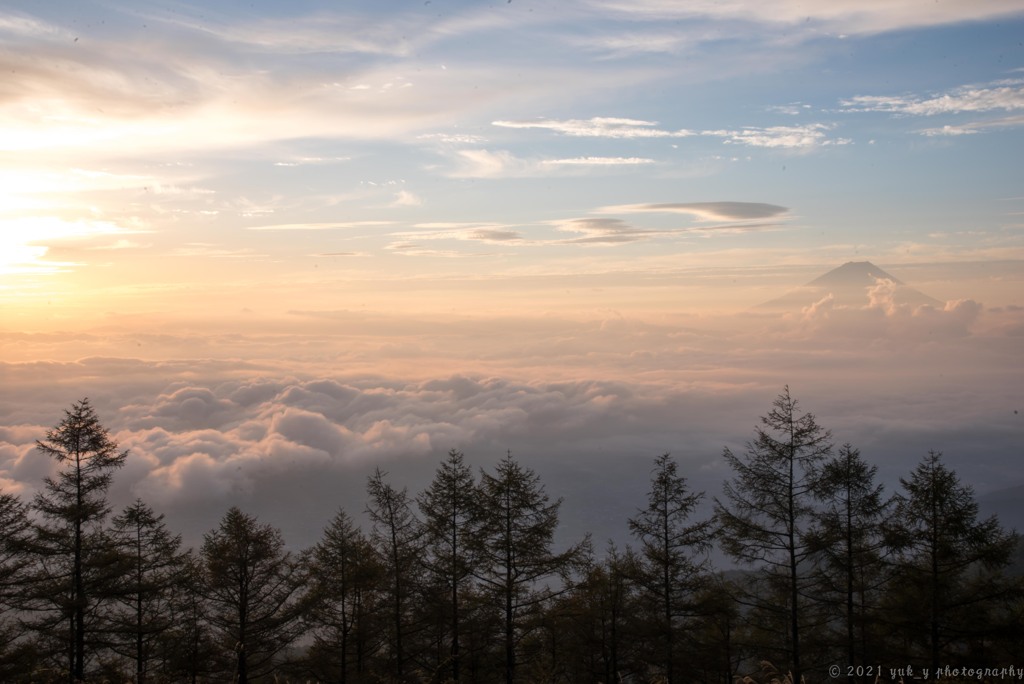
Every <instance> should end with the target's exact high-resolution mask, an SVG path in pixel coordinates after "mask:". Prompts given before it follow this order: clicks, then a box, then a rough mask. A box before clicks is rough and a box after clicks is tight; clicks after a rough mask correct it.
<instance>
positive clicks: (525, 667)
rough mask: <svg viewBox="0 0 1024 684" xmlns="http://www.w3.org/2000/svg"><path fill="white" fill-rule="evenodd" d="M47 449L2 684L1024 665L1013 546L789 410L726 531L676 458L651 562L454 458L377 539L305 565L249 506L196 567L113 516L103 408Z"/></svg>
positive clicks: (4, 522)
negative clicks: (724, 557) (724, 567)
mask: <svg viewBox="0 0 1024 684" xmlns="http://www.w3.org/2000/svg"><path fill="white" fill-rule="evenodd" d="M38 449H39V451H40V452H42V453H43V454H45V455H47V456H49V457H52V458H54V459H56V461H57V462H58V464H59V470H58V474H57V475H56V476H55V477H54V478H52V479H50V478H48V479H46V480H45V482H44V487H43V488H42V489H41V491H40V493H39V494H38V495H37V496H36V497H35V499H34V500H32V501H31V502H25V501H21V500H19V499H18V498H17V497H15V496H12V495H10V494H2V495H0V534H2V541H0V681H3V682H76V681H88V682H128V681H135V682H257V681H260V682H270V681H275V682H284V681H291V682H311V681H316V682H346V683H352V684H355V683H362V682H453V681H461V682H488V683H489V682H500V681H505V682H567V683H568V682H571V683H575V682H609V683H610V682H721V683H722V684H732V683H733V682H734V681H737V680H741V679H742V680H744V681H746V682H767V681H770V680H772V679H774V678H777V679H779V680H780V681H781V682H785V681H787V679H788V680H789V681H794V680H795V681H801V679H805V680H806V681H808V682H815V681H825V680H828V679H833V678H837V677H836V673H837V672H838V678H839V679H844V680H845V679H847V678H848V676H850V678H851V679H857V680H862V681H877V679H879V678H880V679H882V680H889V679H893V680H899V679H901V678H902V679H904V680H907V681H909V679H912V678H916V679H921V678H926V679H934V678H935V676H936V668H938V667H944V668H945V667H949V668H957V667H970V668H975V670H972V671H971V675H970V677H969V678H970V679H972V680H977V679H978V677H976V676H975V674H976V672H977V670H976V669H978V668H989V667H996V668H998V667H1005V666H1007V665H1009V664H1012V663H1013V662H1014V661H1013V658H1014V656H1019V655H1020V654H1021V653H1024V598H1022V591H1021V583H1020V581H1019V580H1018V579H1014V578H1011V577H1009V576H1007V574H1006V573H1005V571H1006V569H1007V568H1008V567H1009V563H1010V561H1011V556H1012V555H1013V554H1014V553H1015V547H1016V542H1017V540H1016V536H1015V535H1012V534H1008V533H1007V532H1005V531H1003V530H1002V529H1001V528H1000V526H999V524H998V522H997V521H996V520H995V519H988V520H979V519H978V509H977V505H976V504H975V501H974V499H973V494H972V492H971V490H970V489H969V488H968V487H965V486H963V485H961V484H960V482H959V481H958V479H957V477H956V475H955V474H954V473H953V472H952V471H951V470H949V469H948V468H947V467H946V466H945V465H944V464H943V463H942V461H941V458H940V456H939V455H938V454H935V453H931V454H929V455H928V456H927V457H925V458H924V459H923V460H922V461H921V463H920V464H919V465H918V466H917V468H915V469H914V471H913V472H911V473H910V474H909V475H908V476H907V477H906V478H905V479H903V480H901V485H902V488H901V491H899V492H898V493H896V494H895V495H893V496H891V497H890V496H886V495H885V493H884V492H883V489H882V487H881V486H880V485H878V484H877V483H876V482H875V475H876V469H875V467H874V466H871V465H869V464H868V463H866V462H865V461H864V460H862V458H861V457H860V454H859V453H858V452H857V450H856V449H854V448H853V447H851V446H850V445H845V446H843V447H841V448H839V449H835V448H834V447H833V444H832V441H831V436H830V434H829V433H828V432H827V431H825V430H824V429H823V428H821V427H820V426H819V425H818V424H817V423H816V422H815V420H814V417H813V416H812V415H811V414H809V413H801V412H800V410H799V408H798V406H797V403H796V401H794V400H793V399H792V398H791V397H790V394H789V390H788V388H787V389H786V390H785V391H784V392H783V393H782V394H781V395H780V396H779V397H778V398H777V399H776V401H775V402H774V404H773V406H772V408H771V410H770V411H769V412H768V414H767V415H765V416H764V417H763V418H762V421H761V426H760V427H759V428H758V429H757V431H756V434H755V436H754V438H753V439H752V440H751V441H750V442H748V444H747V446H746V450H745V452H744V453H742V454H735V453H732V452H731V451H729V450H726V451H725V453H724V458H725V459H726V461H727V462H728V464H729V466H730V467H731V469H732V475H731V477H730V479H729V480H727V481H726V482H725V484H724V486H723V494H722V497H721V499H719V500H716V501H715V515H714V517H713V518H712V519H709V520H695V519H694V513H695V511H696V509H697V506H698V503H699V501H700V500H701V498H702V496H703V494H701V493H695V492H692V491H690V490H689V489H688V487H687V483H686V479H685V478H684V477H683V476H681V475H680V474H679V472H678V469H677V464H676V462H675V461H674V460H673V459H672V458H671V457H670V456H669V455H667V454H666V455H664V456H661V457H660V458H658V459H656V460H655V462H654V468H653V470H652V477H651V487H650V492H649V494H648V500H647V502H646V505H644V506H643V507H642V508H639V509H638V510H637V513H636V516H635V517H633V518H632V519H630V520H629V527H630V530H631V532H632V535H633V538H634V539H635V543H636V547H635V548H629V547H627V548H625V549H617V548H615V547H613V546H609V547H608V548H607V549H604V550H603V551H601V552H599V553H595V552H594V551H593V549H592V548H591V544H590V540H589V539H585V540H583V541H581V542H580V543H579V544H577V545H575V546H572V547H570V548H565V549H556V548H555V546H554V545H553V543H552V540H553V536H554V532H555V529H556V526H557V524H558V510H559V504H560V501H552V500H550V499H549V497H548V496H547V494H546V493H545V491H544V487H543V485H542V484H541V482H540V480H539V478H538V477H537V475H536V474H535V473H533V472H532V471H531V470H529V469H528V468H525V467H523V466H522V465H520V464H519V463H518V462H517V461H516V460H515V459H514V458H513V457H512V456H511V454H510V455H508V456H507V457H506V458H505V459H503V460H502V461H501V462H499V463H498V464H497V466H496V467H495V468H494V471H493V472H481V473H480V474H479V475H475V474H474V472H473V470H472V469H471V468H470V467H469V466H467V465H466V464H465V462H464V460H463V456H462V454H461V453H459V452H457V451H452V452H451V453H449V454H448V457H447V458H446V459H445V460H444V461H443V462H442V463H441V464H440V466H439V467H438V469H437V472H436V474H435V476H434V480H433V482H432V483H431V484H430V486H429V487H428V488H427V489H426V490H425V491H423V492H421V493H420V494H419V495H417V496H415V497H413V496H411V495H409V494H408V492H407V491H406V490H404V489H403V490H397V489H395V488H394V487H393V486H392V485H390V484H389V483H388V481H387V479H386V476H385V474H384V473H381V472H380V471H379V470H378V471H377V472H376V473H375V474H374V475H373V476H372V477H370V478H369V481H368V488H367V502H366V511H367V512H368V514H369V518H370V520H371V521H372V526H371V527H370V529H369V530H366V531H364V530H361V529H360V528H359V527H358V526H357V525H356V524H355V523H354V522H353V520H352V519H351V518H350V517H349V516H348V514H346V513H345V511H344V510H339V512H338V514H337V515H336V517H335V518H334V519H333V520H332V521H330V523H329V524H328V526H327V528H326V529H325V531H324V533H323V537H322V539H321V540H320V542H319V543H318V544H317V545H316V546H314V547H313V548H312V549H309V550H307V551H304V552H302V553H291V552H289V551H287V550H286V546H285V543H284V540H283V539H282V537H281V534H280V532H279V531H277V530H276V529H275V528H273V527H271V526H269V525H265V524H261V523H260V522H259V521H258V520H256V519H255V518H254V517H252V516H250V515H247V514H245V513H243V512H242V511H240V510H238V509H237V508H232V509H231V510H229V511H228V512H227V513H226V514H225V516H224V518H223V519H222V520H221V521H220V523H219V525H218V526H217V527H215V528H214V529H212V530H210V531H209V532H208V533H207V534H206V535H205V537H204V542H203V545H202V547H201V548H200V549H193V550H184V549H182V548H181V540H180V537H179V536H177V535H175V534H174V533H173V532H172V531H171V530H168V529H167V527H166V525H165V524H164V522H163V517H162V516H160V515H157V514H156V513H155V512H154V511H153V510H152V509H151V508H150V507H149V506H148V505H146V503H145V502H143V501H141V500H140V501H136V502H135V503H134V504H132V505H131V506H129V507H128V508H126V509H125V510H123V511H121V512H119V513H117V514H116V515H114V514H113V511H111V510H110V506H109V505H108V503H107V500H106V491H107V489H108V487H109V485H110V482H111V478H112V477H113V474H114V473H115V471H116V470H117V469H118V468H119V467H121V466H122V465H123V464H124V461H125V458H126V453H125V452H120V451H118V447H117V445H116V444H114V443H113V442H112V440H111V439H110V438H109V436H108V434H107V432H106V430H104V428H103V427H102V425H101V424H100V422H99V421H98V419H97V417H96V414H95V413H94V411H93V409H92V407H91V406H90V404H89V402H88V401H87V400H83V401H82V402H79V403H77V404H75V405H73V406H72V407H71V409H70V410H68V411H66V412H65V417H64V419H63V421H61V422H60V424H58V425H57V426H56V427H55V428H54V429H53V430H51V431H49V432H48V433H47V435H46V439H44V440H41V441H39V442H38ZM638 503H640V502H638ZM712 545H717V546H719V547H720V548H721V549H723V550H724V551H725V552H727V553H728V554H729V555H730V556H731V557H732V558H734V559H735V560H736V561H737V562H738V563H739V564H740V566H741V567H744V568H746V570H745V571H732V572H725V573H723V572H720V571H716V570H715V569H714V568H712V567H711V565H710V562H709V561H708V556H707V552H708V550H709V549H710V548H711V547H712ZM1018 664H1019V663H1018ZM832 666H838V670H837V669H831V670H830V667H832ZM879 666H881V672H879V670H878V667H879ZM908 666H910V667H912V668H913V671H912V672H907V671H906V668H907V667H908ZM897 668H903V670H902V671H896V670H897ZM879 676H880V677H879ZM943 678H944V679H950V676H949V674H948V673H944V674H943ZM992 678H993V679H995V678H998V677H992Z"/></svg>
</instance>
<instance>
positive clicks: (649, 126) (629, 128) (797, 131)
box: [492, 117, 851, 150]
mask: <svg viewBox="0 0 1024 684" xmlns="http://www.w3.org/2000/svg"><path fill="white" fill-rule="evenodd" d="M492 124H493V125H494V126H500V127H503V128H517V129H543V130H549V131H554V132H556V133H560V134H562V135H566V136H570V137H588V138H610V139H627V140H630V139H642V138H689V137H694V136H702V137H711V138H721V139H722V140H723V142H725V143H726V144H733V145H745V146H748V147H765V148H776V149H789V150H810V149H814V148H818V147H825V146H830V145H847V144H849V143H850V142H851V141H850V140H849V139H847V138H837V137H832V136H830V135H829V131H832V130H833V129H835V127H836V126H835V125H834V124H826V123H810V124H804V125H800V126H767V127H765V126H744V127H742V128H737V129H712V130H701V131H696V130H690V129H685V128H683V129H677V130H670V129H666V128H660V127H659V124H658V122H656V121H643V120H638V119H621V118H614V117H593V118H590V119H561V120H559V119H542V120H538V121H528V120H520V121H494V122H492Z"/></svg>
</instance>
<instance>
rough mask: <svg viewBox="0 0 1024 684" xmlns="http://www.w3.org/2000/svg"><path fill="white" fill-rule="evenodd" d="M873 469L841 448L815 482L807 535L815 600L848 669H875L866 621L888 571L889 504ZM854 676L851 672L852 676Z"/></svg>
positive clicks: (856, 454)
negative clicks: (835, 623) (838, 630)
mask: <svg viewBox="0 0 1024 684" xmlns="http://www.w3.org/2000/svg"><path fill="white" fill-rule="evenodd" d="M877 472H878V468H877V467H876V466H872V465H868V463H866V462H865V461H864V460H863V459H862V458H861V456H860V452H859V451H858V450H856V449H854V448H853V447H852V446H851V445H849V444H844V445H843V446H842V447H841V448H840V449H839V453H838V454H837V455H836V456H835V458H833V459H832V460H830V461H829V462H828V463H826V464H825V466H824V468H823V469H822V471H821V479H820V480H819V482H818V497H819V499H820V501H821V503H822V509H821V510H820V511H819V512H818V513H817V515H816V519H815V525H814V528H813V531H812V533H811V535H810V537H809V538H810V540H811V545H812V548H814V550H815V551H816V554H817V556H818V557H817V559H816V565H817V572H816V575H815V582H816V586H815V589H814V593H815V598H816V599H818V600H819V601H822V602H824V603H825V604H826V605H827V606H828V607H829V608H830V609H831V611H830V612H832V613H833V614H838V615H839V616H840V618H839V619H840V621H841V624H842V635H841V637H840V638H839V639H837V641H838V642H839V643H841V644H843V646H844V648H843V651H844V655H845V659H846V664H847V665H848V666H851V667H853V666H858V665H865V664H867V663H876V662H877V660H878V659H877V657H875V655H876V654H874V653H872V650H871V643H870V641H871V634H870V626H869V624H868V620H869V618H870V615H871V614H872V613H874V612H875V609H876V608H877V605H876V604H877V602H878V599H879V597H880V594H881V590H882V588H883V585H884V583H885V581H886V578H887V577H888V572H887V571H886V561H887V560H888V559H887V558H886V555H887V545H886V542H885V539H884V535H883V533H882V527H883V523H885V521H886V515H887V513H888V511H889V507H890V506H889V504H890V502H889V501H888V500H886V499H885V498H884V496H883V492H884V487H882V485H880V484H876V483H875V475H876V473H877ZM852 671H854V670H852V669H851V672H852Z"/></svg>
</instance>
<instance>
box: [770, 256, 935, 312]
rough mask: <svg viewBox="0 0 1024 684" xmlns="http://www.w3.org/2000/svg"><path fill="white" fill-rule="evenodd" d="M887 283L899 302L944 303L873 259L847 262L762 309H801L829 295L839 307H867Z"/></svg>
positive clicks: (912, 304)
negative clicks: (872, 292) (875, 291)
mask: <svg viewBox="0 0 1024 684" xmlns="http://www.w3.org/2000/svg"><path fill="white" fill-rule="evenodd" d="M885 282H889V283H892V290H891V293H890V294H891V297H892V301H893V303H895V304H898V305H909V306H914V307H917V306H922V305H928V306H935V307H941V306H942V302H940V301H939V300H937V299H934V298H932V297H929V296H928V295H926V294H924V293H923V292H919V291H918V290H915V289H914V288H912V287H910V286H908V285H907V284H905V283H904V282H903V281H902V280H900V279H899V278H896V277H895V276H893V275H891V274H890V273H888V272H886V271H885V270H883V269H881V268H879V267H878V266H875V265H874V264H873V263H871V262H870V261H847V262H846V263H845V264H843V265H842V266H839V267H837V268H834V269H832V270H831V271H829V272H828V273H825V274H823V275H821V276H818V277H817V278H815V279H814V280H812V281H811V282H809V283H807V284H806V285H804V286H803V287H799V288H797V289H795V290H792V291H790V292H788V293H787V294H785V295H783V296H782V297H779V298H778V299H773V300H771V301H769V302H765V303H764V304H761V305H759V306H758V308H767V309H785V310H799V309H802V308H804V307H808V306H811V305H812V304H814V303H816V302H820V301H821V300H823V299H825V298H826V297H829V296H831V298H832V301H833V304H835V305H837V306H846V307H865V306H868V305H869V304H870V303H871V294H870V292H871V291H872V290H873V289H874V288H877V287H878V286H879V284H880V283H885Z"/></svg>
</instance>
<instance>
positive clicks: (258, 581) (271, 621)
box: [202, 507, 304, 684]
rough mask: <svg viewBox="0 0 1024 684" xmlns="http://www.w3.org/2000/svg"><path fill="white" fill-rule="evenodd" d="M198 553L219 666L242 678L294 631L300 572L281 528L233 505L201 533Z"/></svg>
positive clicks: (267, 663)
mask: <svg viewBox="0 0 1024 684" xmlns="http://www.w3.org/2000/svg"><path fill="white" fill-rule="evenodd" d="M202 556H203V563H204V565H205V570H206V573H205V574H206V586H205V590H206V600H207V602H208V605H209V613H208V618H209V621H210V623H211V625H212V626H213V628H214V630H215V631H216V632H217V635H218V637H219V641H220V646H221V649H222V651H221V653H222V655H225V656H228V657H227V661H226V662H224V663H223V665H222V667H223V669H224V670H225V671H231V672H232V681H236V682H238V684H246V683H247V682H248V681H249V680H250V678H252V679H256V678H258V677H260V676H261V675H263V674H266V673H267V672H269V671H270V670H272V669H273V665H274V658H275V656H277V655H278V654H279V653H280V652H281V651H282V650H283V649H284V648H285V647H287V646H288V645H289V644H291V643H292V641H294V639H295V638H296V637H297V636H298V634H299V632H300V629H299V627H300V625H299V617H300V616H301V614H302V610H303V608H304V605H303V603H302V601H301V593H300V592H301V587H302V583H303V578H301V577H300V575H299V571H298V568H297V566H296V563H295V562H294V561H293V559H292V556H291V554H290V553H288V552H287V551H285V549H284V540H283V539H282V537H281V532H280V531H279V530H277V529H276V528H274V527H271V526H270V525H261V524H260V523H259V522H258V521H257V520H256V518H254V517H253V516H250V515H246V514H245V513H243V512H242V511H240V510H239V509H238V508H236V507H232V508H231V509H230V510H229V511H228V512H227V513H226V514H225V515H224V518H223V519H222V520H221V522H220V525H219V526H218V527H217V528H216V529H214V530H211V531H210V532H207V533H206V535H205V536H204V537H203V548H202Z"/></svg>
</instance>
